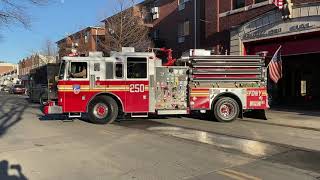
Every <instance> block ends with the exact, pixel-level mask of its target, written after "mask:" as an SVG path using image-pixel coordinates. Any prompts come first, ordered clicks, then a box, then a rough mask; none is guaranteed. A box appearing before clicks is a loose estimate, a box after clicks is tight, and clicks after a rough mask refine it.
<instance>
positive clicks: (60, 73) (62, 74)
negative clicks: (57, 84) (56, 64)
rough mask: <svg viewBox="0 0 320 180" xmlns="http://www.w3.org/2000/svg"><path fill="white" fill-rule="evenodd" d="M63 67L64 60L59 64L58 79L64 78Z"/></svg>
mask: <svg viewBox="0 0 320 180" xmlns="http://www.w3.org/2000/svg"><path fill="white" fill-rule="evenodd" d="M65 67H66V62H65V61H62V62H61V64H60V70H59V80H62V79H63V78H64V73H65Z"/></svg>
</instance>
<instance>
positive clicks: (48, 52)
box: [41, 39, 57, 56]
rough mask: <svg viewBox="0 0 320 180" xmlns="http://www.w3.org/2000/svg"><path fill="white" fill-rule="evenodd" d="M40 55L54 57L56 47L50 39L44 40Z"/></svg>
mask: <svg viewBox="0 0 320 180" xmlns="http://www.w3.org/2000/svg"><path fill="white" fill-rule="evenodd" d="M41 54H43V55H45V56H56V55H57V46H56V44H55V43H54V42H53V41H51V40H50V39H47V40H45V42H44V44H43V47H42V50H41Z"/></svg>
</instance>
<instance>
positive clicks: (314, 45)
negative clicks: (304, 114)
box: [230, 3, 320, 106]
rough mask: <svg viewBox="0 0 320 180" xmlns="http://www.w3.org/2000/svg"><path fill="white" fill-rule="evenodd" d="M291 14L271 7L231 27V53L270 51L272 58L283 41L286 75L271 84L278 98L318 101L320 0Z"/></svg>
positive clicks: (300, 101)
mask: <svg viewBox="0 0 320 180" xmlns="http://www.w3.org/2000/svg"><path fill="white" fill-rule="evenodd" d="M290 16H291V17H290V18H287V17H284V16H283V13H282V12H281V11H279V10H278V9H274V10H271V11H269V12H267V13H265V14H263V15H261V16H259V17H257V18H255V19H253V20H251V21H249V22H247V23H245V24H243V25H241V26H239V27H237V28H235V29H234V30H232V31H231V33H230V37H231V38H230V39H231V40H230V54H256V53H258V52H261V51H267V52H268V56H269V57H270V58H271V57H272V55H273V54H274V52H275V51H276V50H277V48H278V47H279V46H280V45H281V46H282V48H281V55H282V61H283V72H282V73H283V78H282V80H281V81H280V82H279V83H278V84H277V85H275V84H273V83H272V82H269V84H270V90H271V92H270V94H271V95H272V96H273V100H274V101H275V102H281V103H286V104H299V105H302V104H304V105H310V106H312V105H319V100H320V98H319V97H320V82H319V79H318V78H319V77H320V71H319V70H318V67H319V66H320V61H319V57H320V36H319V35H320V3H307V4H299V5H296V6H294V7H293V9H292V11H291V15H290Z"/></svg>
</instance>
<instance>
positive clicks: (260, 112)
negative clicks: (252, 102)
mask: <svg viewBox="0 0 320 180" xmlns="http://www.w3.org/2000/svg"><path fill="white" fill-rule="evenodd" d="M243 116H244V117H247V118H254V119H261V120H268V118H267V115H266V111H265V110H264V109H257V110H251V111H247V112H245V113H244V114H243Z"/></svg>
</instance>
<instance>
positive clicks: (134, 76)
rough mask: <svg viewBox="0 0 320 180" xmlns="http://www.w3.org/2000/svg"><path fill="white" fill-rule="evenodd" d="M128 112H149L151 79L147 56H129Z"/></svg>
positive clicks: (126, 104)
mask: <svg viewBox="0 0 320 180" xmlns="http://www.w3.org/2000/svg"><path fill="white" fill-rule="evenodd" d="M126 72H127V73H126V75H127V77H126V79H127V81H126V83H127V84H126V85H127V87H128V88H129V90H128V91H126V101H125V109H126V112H129V113H130V112H132V113H133V112H141V113H142V112H149V79H148V61H147V58H146V57H127V66H126Z"/></svg>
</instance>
